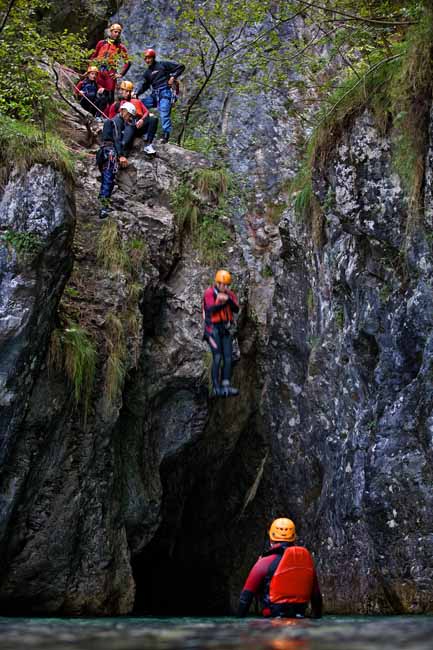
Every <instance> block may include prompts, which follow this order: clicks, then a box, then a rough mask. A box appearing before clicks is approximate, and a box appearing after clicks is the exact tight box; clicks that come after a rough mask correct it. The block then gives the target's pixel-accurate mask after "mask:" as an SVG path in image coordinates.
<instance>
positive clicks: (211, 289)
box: [204, 287, 213, 296]
mask: <svg viewBox="0 0 433 650" xmlns="http://www.w3.org/2000/svg"><path fill="white" fill-rule="evenodd" d="M204 295H205V296H213V287H208V288H207V289H206V290H205V292H204Z"/></svg>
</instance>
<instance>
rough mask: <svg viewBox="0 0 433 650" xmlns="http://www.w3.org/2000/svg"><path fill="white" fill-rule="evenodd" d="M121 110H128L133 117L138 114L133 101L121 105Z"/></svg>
mask: <svg viewBox="0 0 433 650" xmlns="http://www.w3.org/2000/svg"><path fill="white" fill-rule="evenodd" d="M120 110H121V111H128V113H129V114H130V115H132V117H135V116H136V115H137V109H136V108H135V106H134V104H132V103H131V102H124V103H123V104H122V105H121V106H120Z"/></svg>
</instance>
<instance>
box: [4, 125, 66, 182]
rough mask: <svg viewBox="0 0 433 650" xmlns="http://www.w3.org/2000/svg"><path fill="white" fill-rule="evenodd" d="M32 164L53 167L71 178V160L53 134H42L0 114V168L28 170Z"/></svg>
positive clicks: (60, 141)
mask: <svg viewBox="0 0 433 650" xmlns="http://www.w3.org/2000/svg"><path fill="white" fill-rule="evenodd" d="M36 163H40V164H43V165H53V166H54V167H55V168H56V169H58V170H59V171H62V172H64V173H65V174H66V175H67V176H70V177H72V176H73V172H74V158H73V156H72V154H71V152H70V151H69V150H68V148H67V146H66V144H65V143H64V142H63V141H62V140H61V139H60V138H59V137H58V136H57V135H55V134H53V133H49V132H48V133H46V134H44V133H43V132H42V131H41V130H40V129H38V128H37V127H36V126H33V125H32V124H29V123H26V122H18V121H17V120H14V119H12V118H10V117H6V116H5V115H2V116H1V120H0V166H1V167H6V168H10V167H11V166H12V165H17V166H18V167H20V168H22V169H29V168H30V167H31V166H32V165H34V164H36Z"/></svg>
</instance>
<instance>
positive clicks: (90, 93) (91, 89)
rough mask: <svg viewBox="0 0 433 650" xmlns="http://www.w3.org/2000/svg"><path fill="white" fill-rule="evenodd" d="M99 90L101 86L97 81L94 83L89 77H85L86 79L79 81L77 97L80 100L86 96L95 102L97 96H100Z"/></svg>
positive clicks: (76, 87) (76, 88)
mask: <svg viewBox="0 0 433 650" xmlns="http://www.w3.org/2000/svg"><path fill="white" fill-rule="evenodd" d="M98 89H99V86H98V84H97V83H96V81H92V79H89V77H84V79H82V80H81V81H79V82H78V83H77V85H76V86H75V90H76V92H75V95H76V96H77V97H78V99H81V98H82V96H83V95H84V96H85V97H87V98H88V99H90V100H91V101H92V102H93V101H94V100H95V98H96V95H97V94H98ZM81 93H83V95H82V94H81Z"/></svg>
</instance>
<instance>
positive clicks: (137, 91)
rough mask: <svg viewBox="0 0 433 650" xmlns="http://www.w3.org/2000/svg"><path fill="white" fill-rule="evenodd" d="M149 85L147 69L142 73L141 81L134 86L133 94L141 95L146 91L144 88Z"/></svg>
mask: <svg viewBox="0 0 433 650" xmlns="http://www.w3.org/2000/svg"><path fill="white" fill-rule="evenodd" d="M149 87H150V79H149V76H148V74H147V70H146V72H145V73H144V77H143V81H142V82H141V83H140V84H139V85H138V86H137V87H136V89H135V91H134V94H135V95H137V97H138V96H139V95H142V94H143V93H145V92H146V90H147V89H148V88H149Z"/></svg>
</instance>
